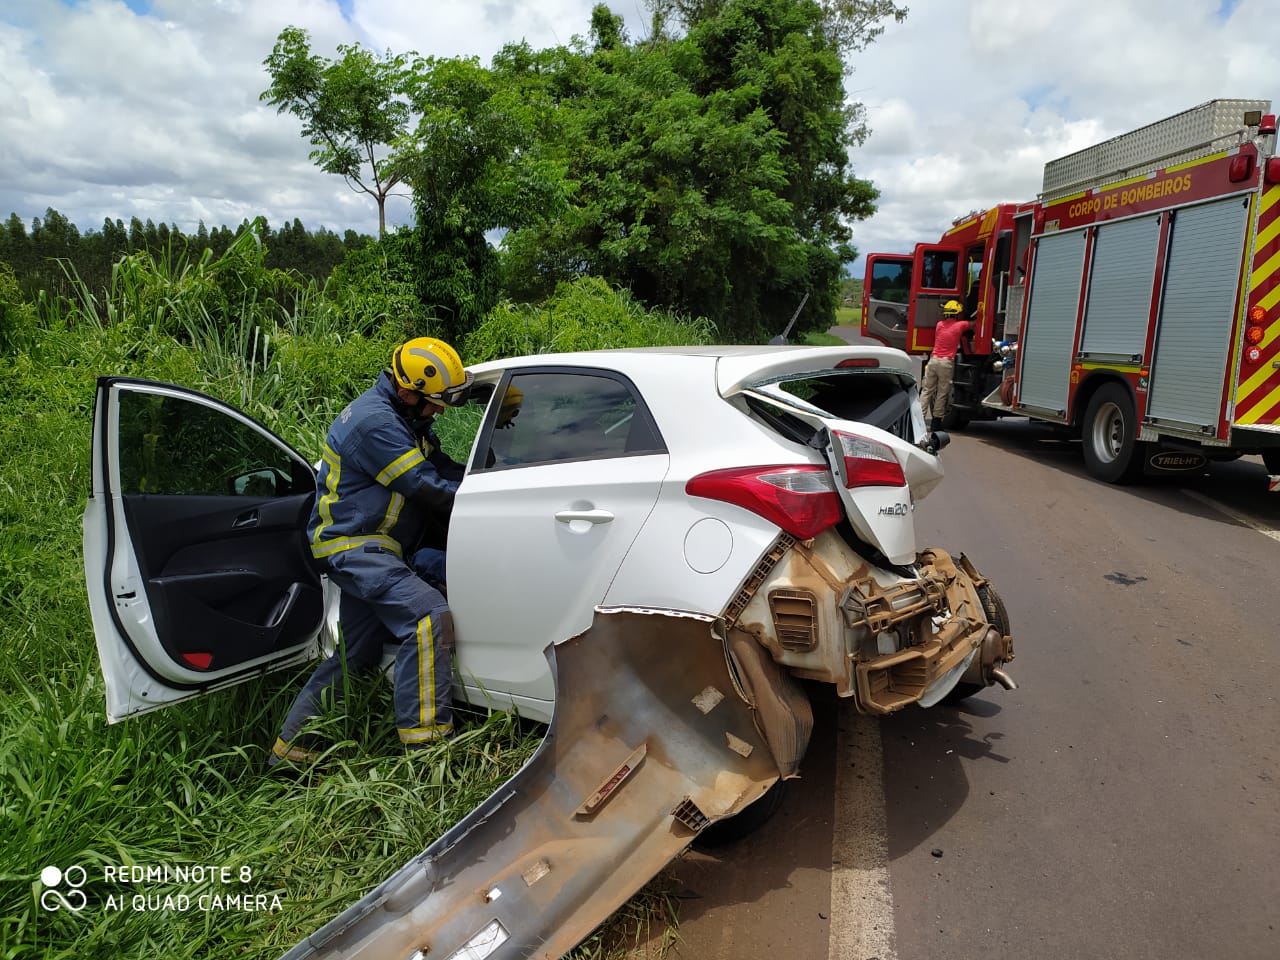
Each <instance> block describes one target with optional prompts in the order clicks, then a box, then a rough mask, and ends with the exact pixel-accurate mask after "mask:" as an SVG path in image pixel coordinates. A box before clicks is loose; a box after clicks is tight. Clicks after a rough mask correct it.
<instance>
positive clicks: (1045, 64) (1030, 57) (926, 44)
mask: <svg viewBox="0 0 1280 960" xmlns="http://www.w3.org/2000/svg"><path fill="white" fill-rule="evenodd" d="M909 6H910V8H911V13H910V16H909V17H908V19H907V21H906V22H905V23H904V24H902V25H891V26H889V27H888V29H886V31H885V34H884V36H883V37H882V38H881V39H880V40H879V41H877V43H875V44H874V45H873V46H872V47H870V48H869V49H868V50H867V51H866V52H865V53H863V54H862V55H860V56H859V57H858V60H857V61H856V63H855V64H854V66H855V71H854V73H853V75H852V77H851V79H850V80H849V81H848V83H847V86H848V89H849V91H850V96H851V97H852V98H853V99H857V100H861V101H862V102H863V103H865V104H866V107H867V115H868V123H869V124H870V126H871V128H872V134H871V137H870V139H869V140H868V141H867V143H866V144H865V145H864V146H863V147H861V148H860V149H858V150H856V151H854V154H853V160H854V165H855V170H856V172H857V174H858V175H859V176H861V177H865V178H868V179H871V180H872V181H873V182H875V184H876V186H877V187H878V188H879V189H880V191H881V199H880V209H879V211H878V212H877V213H876V215H875V216H874V217H872V218H871V219H869V220H868V221H866V222H864V223H861V224H858V225H857V226H856V228H855V244H856V245H857V247H858V248H859V249H860V250H861V251H864V252H872V251H880V250H883V251H899V250H907V249H910V247H911V245H912V244H914V243H916V242H921V241H930V240H935V239H937V238H938V237H939V236H940V235H941V234H942V232H943V230H944V229H946V228H947V227H949V226H950V225H951V222H952V220H954V219H955V218H956V217H959V216H962V215H964V214H966V213H968V212H969V211H970V210H972V209H984V208H986V207H989V206H992V205H994V204H996V203H1000V202H1004V201H1023V200H1030V199H1033V198H1034V197H1035V195H1036V194H1037V193H1038V192H1039V189H1040V185H1041V177H1042V173H1043V167H1044V163H1045V162H1046V161H1047V160H1050V159H1053V158H1054V157H1059V156H1062V155H1064V154H1067V153H1071V152H1073V151H1075V150H1079V149H1081V148H1083V147H1086V146H1089V145H1090V144H1093V143H1097V142H1099V141H1101V140H1105V139H1107V138H1109V137H1113V136H1116V135H1117V134H1120V133H1123V132H1124V131H1125V130H1128V129H1132V128H1133V127H1137V126H1141V125H1143V124H1146V123H1151V122H1153V121H1155V120H1159V119H1161V118H1162V117H1165V116H1168V115H1170V114H1173V113H1176V112H1178V111H1180V110H1185V109H1187V108H1189V107H1192V106H1195V105H1197V104H1199V103H1203V102H1204V101H1206V100H1211V99H1214V98H1217V97H1241V98H1263V99H1265V98H1268V97H1271V96H1272V95H1273V93H1274V94H1275V95H1276V98H1277V99H1278V100H1280V89H1274V90H1273V89H1272V87H1273V83H1274V79H1275V71H1274V67H1273V66H1272V64H1273V62H1274V61H1273V59H1272V57H1271V56H1270V55H1269V54H1268V52H1267V50H1266V49H1265V43H1266V41H1265V37H1266V36H1268V32H1269V31H1271V29H1272V28H1271V26H1270V25H1269V20H1270V19H1272V18H1269V17H1267V16H1266V15H1265V14H1266V12H1267V11H1266V9H1265V8H1267V7H1268V6H1269V4H1268V3H1267V0H1241V2H1239V3H1238V4H1236V5H1234V8H1233V5H1232V4H1229V3H1228V4H1220V3H1219V2H1218V0H1126V2H1124V3H1119V2H1116V0H1020V2H1014V3H1009V2H1008V0H970V2H962V0H913V2H910V3H909ZM1220 9H1221V10H1227V11H1229V15H1228V16H1222V15H1221V14H1220V12H1219V11H1220ZM855 269H857V268H855Z"/></svg>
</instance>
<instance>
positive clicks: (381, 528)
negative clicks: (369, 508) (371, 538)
mask: <svg viewBox="0 0 1280 960" xmlns="http://www.w3.org/2000/svg"><path fill="white" fill-rule="evenodd" d="M403 508H404V497H402V496H400V494H398V493H393V494H392V495H391V502H390V503H388V504H387V514H386V516H385V517H383V518H382V523H380V524H378V532H379V533H390V532H391V528H392V527H394V526H395V525H396V521H397V520H399V519H400V511H401V510H402V509H403Z"/></svg>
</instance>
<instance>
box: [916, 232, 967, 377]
mask: <svg viewBox="0 0 1280 960" xmlns="http://www.w3.org/2000/svg"><path fill="white" fill-rule="evenodd" d="M963 253H964V251H962V250H961V249H960V247H959V246H947V245H945V244H937V243H917V244H916V249H915V253H914V254H913V257H912V268H911V300H910V303H909V304H908V307H907V347H906V349H907V352H908V353H923V352H925V351H926V350H932V349H933V330H934V327H936V326H937V325H938V321H939V320H941V319H942V305H943V304H944V303H946V302H947V301H948V300H959V301H961V302H962V303H963V302H964V284H965V280H966V277H965V274H964V271H963V270H961V268H960V263H961V257H962V256H963Z"/></svg>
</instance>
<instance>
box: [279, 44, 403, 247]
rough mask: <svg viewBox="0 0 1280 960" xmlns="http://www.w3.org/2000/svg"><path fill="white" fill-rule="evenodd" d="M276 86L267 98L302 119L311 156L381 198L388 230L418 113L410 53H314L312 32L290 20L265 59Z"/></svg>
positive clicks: (352, 49) (381, 221) (382, 229)
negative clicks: (399, 159) (412, 99)
mask: <svg viewBox="0 0 1280 960" xmlns="http://www.w3.org/2000/svg"><path fill="white" fill-rule="evenodd" d="M263 64H264V65H265V66H266V68H267V72H268V73H269V74H270V75H271V86H270V87H268V88H267V90H265V91H264V92H263V93H262V95H261V97H260V99H261V100H263V101H265V102H267V103H269V104H271V105H272V106H274V107H276V112H277V113H285V112H288V113H292V114H293V115H294V116H296V117H297V118H298V119H300V120H301V121H302V135H303V136H305V137H306V138H307V139H308V140H310V142H311V145H312V147H313V148H314V149H313V150H312V151H311V154H310V157H311V160H312V161H313V162H314V163H316V165H317V166H319V167H320V169H321V170H323V171H325V172H326V173H336V174H338V175H339V176H341V177H343V178H344V179H345V180H346V181H347V183H348V184H349V185H350V186H351V188H352V189H353V190H356V191H360V192H364V193H367V194H369V196H371V197H373V198H374V200H375V201H376V202H377V204H378V236H380V237H381V236H384V235H385V234H386V232H387V214H386V202H387V197H388V196H389V195H390V194H391V191H392V190H393V189H395V187H396V185H397V184H399V183H400V182H401V179H402V177H401V173H400V171H399V169H398V167H397V163H396V150H395V145H396V143H397V141H398V140H399V138H400V137H401V136H402V135H403V134H404V133H405V132H406V130H407V128H408V126H409V123H410V121H411V118H412V114H411V110H410V106H409V103H408V100H407V94H408V91H409V88H410V87H411V86H412V84H413V80H414V75H413V71H412V70H411V69H410V68H409V61H408V60H407V58H406V57H405V56H400V55H396V56H393V55H392V54H391V53H390V52H389V51H388V52H387V53H386V54H384V55H381V56H380V55H378V54H375V53H373V52H371V51H368V50H364V49H362V48H361V47H360V46H359V45H340V46H339V47H338V58H337V59H336V60H328V59H326V58H324V57H321V56H318V55H316V54H313V53H312V52H311V46H310V39H309V37H308V35H307V33H306V31H304V30H302V29H300V28H298V27H286V28H285V29H284V30H282V31H281V32H280V36H279V37H278V38H277V39H276V44H275V48H274V49H273V50H272V52H271V56H269V57H267V59H266V60H264V61H263Z"/></svg>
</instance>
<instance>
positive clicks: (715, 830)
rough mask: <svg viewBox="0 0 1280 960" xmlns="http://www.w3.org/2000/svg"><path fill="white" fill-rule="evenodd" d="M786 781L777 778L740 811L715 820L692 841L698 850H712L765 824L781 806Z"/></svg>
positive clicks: (739, 838)
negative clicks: (749, 804) (762, 794)
mask: <svg viewBox="0 0 1280 960" xmlns="http://www.w3.org/2000/svg"><path fill="white" fill-rule="evenodd" d="M786 785H787V781H785V780H778V781H776V782H775V783H774V785H773V786H771V787H770V788H769V789H768V790H766V791H765V793H764V796H762V797H761V798H760V799H759V800H757V801H756V802H755V803H753V804H751V806H749V807H747V808H746V809H745V810H743V811H742V812H741V813H736V814H734V815H733V816H732V817H726V818H725V819H724V820H717V821H716V822H715V823H713V824H711V826H709V827H707V828H706V829H705V830H703V831H702V832H701V833H700V834H698V836H697V837H696V838H695V839H694V841H693V846H694V847H695V848H696V849H698V850H714V849H716V848H718V847H724V846H727V845H729V844H731V843H737V842H738V841H739V840H741V839H742V838H743V837H747V836H750V835H751V834H753V833H755V832H756V831H757V830H759V829H760V828H761V827H763V826H764V825H765V823H767V822H768V821H769V820H770V819H772V817H773V815H774V814H775V813H777V812H778V809H779V808H780V807H781V806H782V801H783V799H784V798H785V796H786V792H787V786H786Z"/></svg>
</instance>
